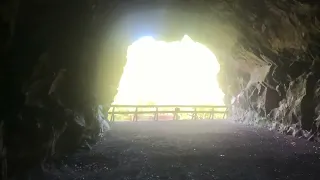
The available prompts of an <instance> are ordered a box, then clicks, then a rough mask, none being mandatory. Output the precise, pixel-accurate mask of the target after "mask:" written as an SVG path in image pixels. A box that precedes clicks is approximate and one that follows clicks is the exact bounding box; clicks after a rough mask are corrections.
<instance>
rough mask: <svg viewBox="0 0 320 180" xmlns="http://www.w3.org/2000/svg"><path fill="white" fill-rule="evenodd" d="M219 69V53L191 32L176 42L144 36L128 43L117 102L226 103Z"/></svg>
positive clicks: (164, 103)
mask: <svg viewBox="0 0 320 180" xmlns="http://www.w3.org/2000/svg"><path fill="white" fill-rule="evenodd" d="M219 70H220V65H219V63H218V61H217V59H216V56H215V55H214V54H213V53H212V52H211V51H210V50H209V49H208V48H207V47H206V46H205V45H202V44H200V43H198V42H194V41H193V40H192V39H191V38H190V37H189V36H187V35H185V36H184V37H183V38H182V40H181V41H175V42H164V41H157V40H155V39H154V38H152V37H142V38H140V39H139V40H137V41H135V42H134V43H133V44H132V45H130V46H129V47H128V51H127V64H126V66H125V67H124V72H123V75H122V78H121V80H120V84H119V87H118V94H117V95H116V96H115V99H114V103H113V104H125V105H148V104H153V105H172V104H175V105H223V96H224V94H223V92H222V91H221V89H220V88H219V85H218V82H217V78H216V76H217V73H218V72H219Z"/></svg>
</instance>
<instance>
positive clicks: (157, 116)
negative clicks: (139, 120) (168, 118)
mask: <svg viewBox="0 0 320 180" xmlns="http://www.w3.org/2000/svg"><path fill="white" fill-rule="evenodd" d="M153 119H154V120H155V121H158V120H159V115H158V107H156V113H155V114H154V117H153Z"/></svg>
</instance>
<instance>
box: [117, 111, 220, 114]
mask: <svg viewBox="0 0 320 180" xmlns="http://www.w3.org/2000/svg"><path fill="white" fill-rule="evenodd" d="M156 112H157V111H138V112H135V111H131V112H129V111H127V112H114V113H113V114H153V113H156ZM175 112H177V113H179V114H183V113H194V112H195V111H158V113H175ZM212 112H213V113H220V114H224V113H225V111H197V113H212Z"/></svg>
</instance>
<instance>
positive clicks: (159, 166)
mask: <svg viewBox="0 0 320 180" xmlns="http://www.w3.org/2000/svg"><path fill="white" fill-rule="evenodd" d="M109 133H110V135H108V136H107V137H106V138H105V139H104V140H103V141H101V142H100V143H99V144H97V145H96V146H94V147H93V149H92V151H90V152H88V151H82V152H78V153H76V154H75V155H73V156H70V157H68V158H66V159H65V160H64V161H63V165H62V166H61V167H57V169H56V170H54V171H53V172H50V173H48V174H47V176H46V179H50V180H51V179H62V180H69V179H70V180H80V179H81V180H83V179H85V180H133V179H137V180H138V179H139V180H140V179H141V180H147V179H148V180H153V179H155V180H157V179H163V180H166V179H176V180H180V179H181V180H225V179H226V180H228V179H232V180H233V179H234V180H275V179H280V180H282V179H288V180H295V179H299V180H309V179H310V180H311V179H312V180H313V179H314V180H319V179H320V155H319V154H320V145H319V144H314V143H310V142H307V141H306V140H302V139H296V138H293V137H289V136H283V135H280V134H277V133H274V132H270V131H267V130H264V129H256V128H252V127H245V126H242V125H238V124H233V123H230V122H226V121H212V120H211V121H177V122H118V123H116V124H115V125H114V126H113V129H112V130H111V131H110V132H109Z"/></svg>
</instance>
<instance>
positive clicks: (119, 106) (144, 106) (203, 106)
mask: <svg viewBox="0 0 320 180" xmlns="http://www.w3.org/2000/svg"><path fill="white" fill-rule="evenodd" d="M110 107H118V108H130V107H131V108H135V107H138V108H152V107H153V108H155V107H158V108H176V107H178V108H186V107H189V108H226V106H214V105H116V104H113V105H111V106H110Z"/></svg>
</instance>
